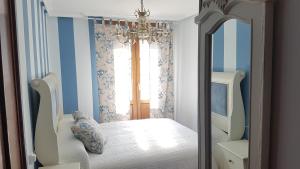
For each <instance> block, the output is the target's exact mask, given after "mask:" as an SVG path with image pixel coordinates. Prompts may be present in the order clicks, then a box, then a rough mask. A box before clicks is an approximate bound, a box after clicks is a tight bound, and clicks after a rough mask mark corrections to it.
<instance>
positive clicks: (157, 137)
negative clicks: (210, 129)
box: [88, 119, 198, 169]
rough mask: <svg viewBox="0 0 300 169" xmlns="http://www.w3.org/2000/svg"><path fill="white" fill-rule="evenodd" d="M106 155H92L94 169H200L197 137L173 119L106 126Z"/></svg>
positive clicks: (100, 128)
mask: <svg viewBox="0 0 300 169" xmlns="http://www.w3.org/2000/svg"><path fill="white" fill-rule="evenodd" d="M99 130H101V132H102V133H103V134H104V135H105V137H106V144H105V146H104V152H103V154H101V155H99V154H92V153H89V154H88V156H89V163H90V168H91V169H197V168H198V144H197V133H196V132H195V131H193V130H191V129H189V128H187V127H184V126H182V125H180V124H179V123H177V122H175V121H173V120H170V119H146V120H133V121H121V122H111V123H103V124H100V125H99Z"/></svg>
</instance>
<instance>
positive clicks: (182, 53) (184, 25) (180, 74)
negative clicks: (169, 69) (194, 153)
mask: <svg viewBox="0 0 300 169" xmlns="http://www.w3.org/2000/svg"><path fill="white" fill-rule="evenodd" d="M174 45H175V46H174V58H175V74H176V85H175V88H176V89H175V90H176V91H175V94H176V99H175V120H176V121H178V122H179V123H181V124H183V125H185V126H187V127H189V128H191V129H193V130H195V131H197V93H198V92H197V91H198V78H197V76H198V74H197V72H198V67H197V65H198V26H197V25H196V24H195V23H194V16H191V17H188V18H186V19H183V20H181V21H178V22H176V23H175V25H174Z"/></svg>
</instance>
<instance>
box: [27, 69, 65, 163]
mask: <svg viewBox="0 0 300 169" xmlns="http://www.w3.org/2000/svg"><path fill="white" fill-rule="evenodd" d="M58 84H59V83H58V80H57V78H56V76H55V75H54V74H53V73H50V74H49V75H47V76H46V77H45V78H43V79H35V80H33V81H32V82H31V86H32V87H33V88H34V89H35V90H37V91H38V93H39V94H40V106H39V112H38V116H37V122H36V129H35V152H36V154H37V157H38V160H39V161H40V162H41V163H42V164H43V165H53V164H58V163H59V144H58V142H59V141H58V137H57V132H58V125H59V122H60V120H61V119H62V118H63V111H62V104H61V102H60V99H59V90H58V89H59V88H58ZM45 152H47V153H45Z"/></svg>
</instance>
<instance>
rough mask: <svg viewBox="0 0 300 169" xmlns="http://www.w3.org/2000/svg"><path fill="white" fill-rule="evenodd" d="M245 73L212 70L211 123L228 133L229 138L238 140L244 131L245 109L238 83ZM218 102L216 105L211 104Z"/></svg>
mask: <svg viewBox="0 0 300 169" xmlns="http://www.w3.org/2000/svg"><path fill="white" fill-rule="evenodd" d="M244 77H245V73H244V72H242V71H235V72H212V78H211V82H212V96H211V97H212V101H211V103H212V109H211V110H212V112H211V121H212V125H214V126H215V127H216V128H218V129H221V130H223V131H224V132H226V133H227V134H228V139H229V140H239V139H241V138H242V136H243V134H244V131H245V110H244V104H243V99H242V94H241V89H240V83H241V81H242V80H243V79H244ZM214 93H215V94H214ZM216 103H218V105H213V104H216Z"/></svg>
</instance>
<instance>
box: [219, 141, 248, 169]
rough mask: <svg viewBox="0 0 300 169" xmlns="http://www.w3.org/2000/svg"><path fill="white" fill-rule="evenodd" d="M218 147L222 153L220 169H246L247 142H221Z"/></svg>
mask: <svg viewBox="0 0 300 169" xmlns="http://www.w3.org/2000/svg"><path fill="white" fill-rule="evenodd" d="M218 146H219V148H220V149H221V153H222V161H221V163H220V165H221V166H220V167H221V169H247V168H248V155H249V153H248V152H249V144H248V140H238V141H229V142H221V143H218Z"/></svg>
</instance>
